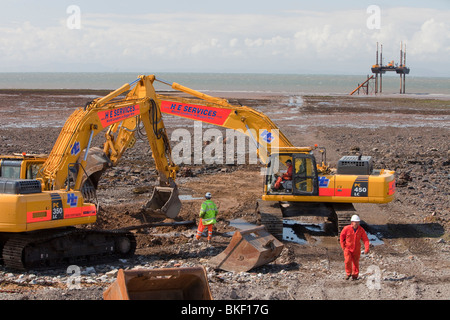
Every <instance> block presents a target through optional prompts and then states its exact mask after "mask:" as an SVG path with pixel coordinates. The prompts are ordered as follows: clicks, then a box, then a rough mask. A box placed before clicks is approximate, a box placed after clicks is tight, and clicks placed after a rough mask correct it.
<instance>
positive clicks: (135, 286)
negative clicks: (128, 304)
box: [103, 267, 212, 300]
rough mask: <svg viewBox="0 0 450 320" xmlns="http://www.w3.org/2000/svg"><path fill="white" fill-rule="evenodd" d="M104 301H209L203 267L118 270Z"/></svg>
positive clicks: (105, 293) (105, 292)
mask: <svg viewBox="0 0 450 320" xmlns="http://www.w3.org/2000/svg"><path fill="white" fill-rule="evenodd" d="M103 299H104V300H212V296H211V291H210V288H209V283H208V278H207V275H206V271H205V268H204V267H192V268H164V269H150V270H145V269H144V270H123V269H120V270H119V272H118V274H117V279H116V281H115V282H113V283H112V284H111V286H110V287H109V288H108V289H106V290H105V291H104V292H103Z"/></svg>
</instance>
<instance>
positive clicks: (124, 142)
mask: <svg viewBox="0 0 450 320" xmlns="http://www.w3.org/2000/svg"><path fill="white" fill-rule="evenodd" d="M153 81H154V77H151V76H150V77H146V76H140V77H139V78H138V79H137V80H136V81H135V82H133V83H130V84H125V85H123V86H122V87H121V88H119V89H117V90H115V91H113V92H111V93H110V94H108V95H107V96H105V97H102V98H98V99H96V100H94V101H92V102H91V103H90V104H88V105H86V107H85V108H80V109H77V110H76V111H75V112H73V113H72V115H71V116H70V117H69V118H68V119H67V121H66V123H65V125H64V127H63V129H62V130H61V133H60V135H59V137H58V139H57V140H56V143H55V145H54V147H53V149H52V151H51V153H50V155H49V157H48V158H47V160H46V162H45V163H44V164H43V166H42V168H41V170H40V171H39V173H38V176H37V179H39V180H41V184H43V186H44V188H43V189H44V190H60V189H63V188H64V187H67V180H68V177H69V173H70V172H72V173H73V172H75V171H76V172H77V177H76V179H75V184H74V186H73V189H75V190H79V189H80V187H81V183H82V181H83V180H84V179H83V177H84V178H86V177H85V176H86V173H85V171H86V163H87V159H88V155H89V151H90V148H91V143H92V140H93V138H94V137H95V136H96V135H97V134H99V133H100V132H101V131H103V130H105V129H106V128H108V132H107V134H106V137H107V139H106V143H105V145H104V152H105V155H106V157H108V159H109V160H110V162H111V164H115V163H116V162H117V161H118V160H119V159H120V157H121V156H122V154H123V152H124V151H125V149H126V148H127V147H128V146H129V145H130V142H132V139H134V130H136V128H137V124H138V122H139V123H142V124H143V126H144V128H145V132H146V136H147V139H148V142H149V144H150V147H151V149H152V156H153V158H154V160H155V165H156V169H157V170H158V172H159V173H160V183H161V185H170V180H173V179H174V178H175V173H176V170H177V169H178V168H177V166H176V165H175V163H174V162H173V160H172V158H171V150H170V145H169V143H168V138H167V134H166V132H165V127H164V123H163V121H162V119H161V113H160V111H159V108H158V107H157V105H156V102H155V99H157V98H156V93H155V90H154V88H153V85H152V83H153ZM133 84H136V86H135V87H134V88H133V89H132V90H130V89H131V87H132V85H133ZM127 91H129V93H128V94H127V95H126V97H125V98H124V99H120V98H117V97H119V96H120V95H121V94H123V93H125V92H127ZM117 130H119V131H120V132H119V135H118V136H117V137H116V138H115V139H114V137H113V132H114V131H117ZM81 155H82V157H80V156H81ZM80 158H81V159H80ZM76 163H78V166H77V168H76V169H77V170H74V169H71V168H73V164H76Z"/></svg>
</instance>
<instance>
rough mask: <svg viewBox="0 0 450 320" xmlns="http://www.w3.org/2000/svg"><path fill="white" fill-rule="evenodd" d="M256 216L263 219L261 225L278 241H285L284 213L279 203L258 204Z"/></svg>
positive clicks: (261, 202)
mask: <svg viewBox="0 0 450 320" xmlns="http://www.w3.org/2000/svg"><path fill="white" fill-rule="evenodd" d="M256 214H257V215H259V217H260V219H261V225H264V226H265V227H266V230H267V231H268V232H269V233H270V234H272V235H273V236H274V237H275V238H277V239H278V240H283V212H282V210H281V207H280V203H279V202H278V201H263V200H258V201H257V202H256Z"/></svg>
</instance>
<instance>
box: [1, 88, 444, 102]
mask: <svg viewBox="0 0 450 320" xmlns="http://www.w3.org/2000/svg"><path fill="white" fill-rule="evenodd" d="M114 90H115V89H111V90H108V89H0V95H29V94H38V95H60V96H70V95H75V96H79V97H82V96H105V95H107V94H108V93H110V92H112V91H114ZM200 92H202V93H205V94H208V95H211V96H215V97H221V98H227V99H260V98H274V97H292V96H302V97H308V96H311V97H320V96H324V97H338V98H339V97H342V98H355V99H357V98H361V99H383V98H384V99H413V100H421V99H431V100H443V101H450V94H445V93H406V94H399V93H386V94H383V93H381V94H376V95H375V94H369V95H365V94H360V95H349V94H348V93H308V92H298V93H296V92H270V91H265V92H262V91H220V90H211V91H209V90H203V91H200ZM156 93H158V94H177V95H178V94H179V95H183V93H182V92H179V91H175V90H156Z"/></svg>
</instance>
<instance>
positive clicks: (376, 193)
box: [262, 171, 395, 203]
mask: <svg viewBox="0 0 450 320" xmlns="http://www.w3.org/2000/svg"><path fill="white" fill-rule="evenodd" d="M318 179H319V181H318V185H319V189H318V194H316V195H298V194H270V193H269V194H265V195H263V196H262V199H263V200H267V201H293V202H335V203H336V202H337V203H388V202H390V201H392V200H393V199H394V195H395V179H394V172H393V171H387V172H384V173H382V174H380V175H368V176H367V175H364V176H363V175H323V176H319V177H318Z"/></svg>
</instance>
